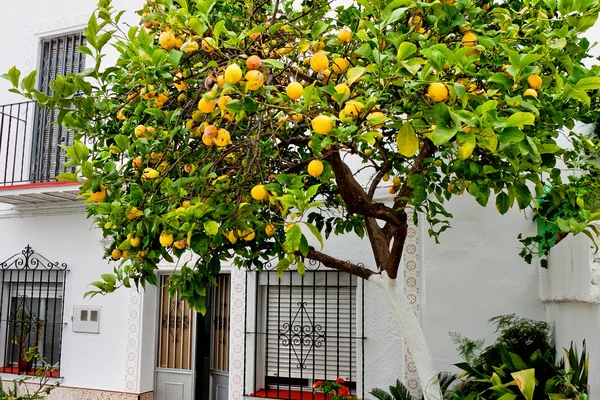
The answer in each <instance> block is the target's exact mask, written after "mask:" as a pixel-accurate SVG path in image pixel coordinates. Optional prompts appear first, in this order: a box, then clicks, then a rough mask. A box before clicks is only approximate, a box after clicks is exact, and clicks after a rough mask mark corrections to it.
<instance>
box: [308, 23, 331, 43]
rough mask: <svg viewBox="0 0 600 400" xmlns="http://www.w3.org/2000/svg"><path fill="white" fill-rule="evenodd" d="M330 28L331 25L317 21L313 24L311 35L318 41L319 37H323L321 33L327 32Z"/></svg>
mask: <svg viewBox="0 0 600 400" xmlns="http://www.w3.org/2000/svg"><path fill="white" fill-rule="evenodd" d="M328 27H329V25H328V24H327V23H326V22H323V21H317V22H315V23H314V24H313V26H312V28H311V32H310V33H311V35H312V38H313V40H318V39H319V37H320V36H321V33H323V32H325V30H326V29H327V28H328Z"/></svg>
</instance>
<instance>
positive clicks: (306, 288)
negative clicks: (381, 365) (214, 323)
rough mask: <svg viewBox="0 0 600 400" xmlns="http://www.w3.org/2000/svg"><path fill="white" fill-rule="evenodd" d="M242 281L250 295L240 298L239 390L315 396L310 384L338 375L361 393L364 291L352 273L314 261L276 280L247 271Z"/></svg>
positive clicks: (265, 394)
mask: <svg viewBox="0 0 600 400" xmlns="http://www.w3.org/2000/svg"><path fill="white" fill-rule="evenodd" d="M246 285H247V288H246V293H256V296H255V298H250V297H251V296H249V298H248V301H247V303H246V327H245V331H246V341H245V343H244V353H245V359H246V365H245V368H244V371H245V378H244V393H245V394H246V395H252V396H255V397H269V398H279V399H293V398H298V396H300V398H311V399H321V398H322V396H321V394H319V392H317V391H315V390H313V384H314V383H315V382H318V381H325V380H328V381H335V380H336V379H338V378H342V379H343V380H344V381H345V383H344V386H346V387H348V388H349V389H350V390H351V393H352V394H353V395H359V393H357V390H360V391H361V393H360V395H361V397H364V388H363V381H364V377H363V372H362V371H363V359H364V357H363V354H362V348H363V346H362V344H363V340H364V330H363V312H362V299H364V292H363V287H362V285H360V286H359V285H358V284H357V278H356V277H353V276H351V275H349V274H345V273H342V272H338V271H331V270H328V269H326V268H324V267H320V268H319V266H315V267H314V268H311V270H309V271H306V273H305V275H300V274H299V273H298V272H297V271H286V272H284V273H283V276H282V278H281V279H279V277H278V274H277V272H276V271H262V272H256V271H254V272H249V273H248V275H247V279H246ZM253 286H254V287H253ZM359 296H360V298H359ZM306 396H308V397H306Z"/></svg>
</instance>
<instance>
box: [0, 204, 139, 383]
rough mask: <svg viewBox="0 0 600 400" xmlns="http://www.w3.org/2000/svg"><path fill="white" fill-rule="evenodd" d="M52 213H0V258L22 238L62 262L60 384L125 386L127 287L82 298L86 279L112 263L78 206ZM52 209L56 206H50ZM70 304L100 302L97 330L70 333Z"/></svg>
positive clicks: (15, 250)
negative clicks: (64, 270) (64, 278)
mask: <svg viewBox="0 0 600 400" xmlns="http://www.w3.org/2000/svg"><path fill="white" fill-rule="evenodd" d="M72 211H73V212H74V213H69V210H68V208H67V209H65V208H64V206H63V210H62V211H61V212H60V213H59V214H58V215H48V216H45V215H44V214H42V213H36V214H28V215H23V216H6V215H4V216H3V217H2V218H0V243H1V245H0V261H3V260H5V259H7V258H8V257H10V256H12V255H13V254H15V253H18V252H20V251H22V250H23V249H24V248H25V246H26V245H27V244H29V245H31V247H32V248H33V250H34V251H35V252H36V253H38V254H41V255H43V256H44V257H46V258H48V259H49V260H51V261H53V262H55V261H59V262H61V263H62V262H64V263H66V264H67V265H68V270H69V272H68V273H67V282H66V286H65V298H64V319H63V320H64V327H63V340H62V355H61V366H60V369H61V375H62V376H63V377H64V379H63V381H62V385H64V386H75V387H87V388H94V389H107V390H115V391H125V380H124V376H125V373H126V371H125V364H126V357H127V353H126V352H125V349H126V345H127V343H126V338H127V332H126V331H127V328H128V327H127V325H126V321H127V318H128V317H127V313H128V309H127V307H125V306H124V305H126V304H128V302H129V301H128V300H129V293H128V291H126V290H120V291H118V292H116V293H114V294H113V295H110V296H97V297H94V298H92V299H84V298H83V294H84V293H85V292H86V291H88V290H90V287H89V286H88V284H89V283H90V282H91V281H92V280H94V279H96V278H97V277H99V276H100V274H102V273H104V272H107V271H109V270H110V269H112V268H111V267H110V266H109V265H107V263H106V261H104V260H102V252H103V247H102V243H101V241H100V239H101V235H100V232H99V231H97V230H90V221H88V220H87V219H86V218H85V214H84V213H82V211H81V208H77V209H74V210H72ZM54 212H56V210H55V211H54ZM74 305H96V306H101V307H102V310H101V315H100V333H99V334H89V333H75V332H73V331H72V324H71V317H72V315H73V306H74Z"/></svg>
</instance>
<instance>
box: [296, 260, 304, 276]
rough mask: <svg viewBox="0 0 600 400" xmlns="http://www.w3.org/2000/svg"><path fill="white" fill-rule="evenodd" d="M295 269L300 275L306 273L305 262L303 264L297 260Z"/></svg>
mask: <svg viewBox="0 0 600 400" xmlns="http://www.w3.org/2000/svg"><path fill="white" fill-rule="evenodd" d="M296 269H297V271H298V273H299V274H300V275H304V274H305V273H306V264H304V263H303V262H302V261H299V262H298V266H297V267H296Z"/></svg>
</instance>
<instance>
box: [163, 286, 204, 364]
mask: <svg viewBox="0 0 600 400" xmlns="http://www.w3.org/2000/svg"><path fill="white" fill-rule="evenodd" d="M169 286H170V283H169V279H168V276H166V275H162V276H161V277H160V314H159V315H160V321H159V323H160V328H159V331H158V367H159V368H170V369H184V370H191V369H192V368H193V365H194V362H193V356H194V352H193V348H194V346H193V344H194V340H195V324H196V321H195V313H194V311H193V310H192V309H191V308H190V307H189V306H188V303H187V301H182V300H179V294H178V293H175V296H174V297H171V296H169Z"/></svg>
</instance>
